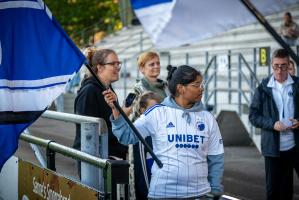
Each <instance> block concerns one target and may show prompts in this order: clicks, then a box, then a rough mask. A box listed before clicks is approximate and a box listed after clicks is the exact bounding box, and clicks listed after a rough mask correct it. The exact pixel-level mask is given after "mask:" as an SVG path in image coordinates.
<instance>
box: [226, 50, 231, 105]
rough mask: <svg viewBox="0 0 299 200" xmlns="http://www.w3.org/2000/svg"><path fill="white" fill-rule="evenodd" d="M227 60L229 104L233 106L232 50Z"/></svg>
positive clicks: (229, 51)
mask: <svg viewBox="0 0 299 200" xmlns="http://www.w3.org/2000/svg"><path fill="white" fill-rule="evenodd" d="M227 58H228V67H227V69H228V89H229V91H228V103H229V104H231V103H232V92H231V89H232V72H231V68H232V67H231V64H232V63H231V50H228V55H227Z"/></svg>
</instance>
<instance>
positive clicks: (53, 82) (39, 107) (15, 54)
mask: <svg viewBox="0 0 299 200" xmlns="http://www.w3.org/2000/svg"><path fill="white" fill-rule="evenodd" d="M0 27H1V28H0V169H1V168H2V166H3V164H4V163H5V161H6V160H7V159H8V158H9V157H10V156H11V155H12V154H13V153H14V152H15V151H16V149H17V146H18V138H19V135H20V134H21V132H22V131H23V130H24V129H25V128H26V127H28V126H29V125H30V124H32V123H33V122H34V120H36V119H37V118H38V117H39V116H40V114H41V113H42V112H43V111H44V110H45V109H46V108H47V106H49V105H50V104H51V102H52V101H53V100H54V99H55V98H56V97H57V96H59V95H60V94H61V93H62V92H63V91H64V87H65V84H66V83H67V82H68V81H69V80H70V78H72V77H73V75H74V74H75V73H76V72H77V71H78V70H79V69H80V67H81V65H82V64H83V62H84V60H85V57H84V55H83V54H82V53H81V51H80V50H79V49H78V48H77V47H76V46H75V45H74V43H73V42H72V41H71V40H70V39H69V37H68V36H67V34H66V33H65V32H64V31H63V29H62V28H61V27H60V25H59V24H58V22H57V21H56V20H55V18H54V17H53V16H52V13H51V11H50V10H49V9H48V8H47V7H46V5H45V4H44V3H43V2H42V1H41V0H39V1H37V0H35V1H34V0H27V1H15V0H14V1H4V0H0Z"/></svg>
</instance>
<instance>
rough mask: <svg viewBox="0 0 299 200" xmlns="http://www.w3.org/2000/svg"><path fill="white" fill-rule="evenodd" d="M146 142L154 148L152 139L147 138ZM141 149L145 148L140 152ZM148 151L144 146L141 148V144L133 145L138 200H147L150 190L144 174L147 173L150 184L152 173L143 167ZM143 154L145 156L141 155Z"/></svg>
mask: <svg viewBox="0 0 299 200" xmlns="http://www.w3.org/2000/svg"><path fill="white" fill-rule="evenodd" d="M145 140H146V142H147V143H148V144H149V146H150V147H151V148H153V147H152V139H151V137H146V138H145ZM140 148H143V151H140ZM146 152H147V151H146V150H145V149H144V147H143V145H142V146H141V147H140V145H139V142H138V143H137V144H134V145H133V155H134V178H135V195H136V200H139V199H147V195H148V188H147V185H146V182H145V177H144V173H147V176H148V181H149V182H150V178H151V172H150V169H146V171H144V170H145V169H144V168H143V167H142V163H141V162H144V161H143V159H144V158H146ZM141 154H143V155H141Z"/></svg>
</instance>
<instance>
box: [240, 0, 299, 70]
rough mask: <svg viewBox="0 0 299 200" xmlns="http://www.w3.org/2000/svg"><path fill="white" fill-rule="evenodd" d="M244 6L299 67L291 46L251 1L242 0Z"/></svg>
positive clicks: (298, 58)
mask: <svg viewBox="0 0 299 200" xmlns="http://www.w3.org/2000/svg"><path fill="white" fill-rule="evenodd" d="M241 1H242V3H243V4H244V6H245V7H246V8H247V9H248V10H249V11H250V12H251V13H252V14H253V15H254V16H255V17H256V19H257V20H258V21H259V22H260V23H261V24H262V25H263V26H264V27H265V29H266V30H267V31H268V32H269V33H270V34H271V35H272V36H273V38H274V39H275V40H276V41H277V42H278V43H279V44H280V45H281V46H282V47H283V48H284V49H286V50H287V51H288V52H289V54H290V56H291V58H292V59H293V60H294V61H295V62H296V64H297V66H298V65H299V57H298V56H297V55H296V54H295V52H294V51H293V50H292V49H291V48H290V46H289V45H288V44H287V43H286V42H285V41H284V40H283V39H282V38H281V37H280V35H278V33H277V32H276V31H275V30H274V28H273V27H272V26H271V25H270V24H269V23H268V21H267V20H266V19H265V17H264V16H263V15H262V14H261V13H260V12H259V11H258V10H257V9H256V7H255V6H254V5H253V4H252V3H251V2H250V0H241Z"/></svg>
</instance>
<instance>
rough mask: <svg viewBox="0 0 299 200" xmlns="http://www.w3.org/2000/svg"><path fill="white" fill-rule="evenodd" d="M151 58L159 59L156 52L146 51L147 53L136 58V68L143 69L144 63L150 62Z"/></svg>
mask: <svg viewBox="0 0 299 200" xmlns="http://www.w3.org/2000/svg"><path fill="white" fill-rule="evenodd" d="M153 58H159V55H158V54H157V53H156V52H153V51H148V52H143V53H142V54H140V55H139V56H138V59H137V63H138V67H139V68H140V67H144V66H145V63H147V62H148V61H150V60H152V59H153Z"/></svg>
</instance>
